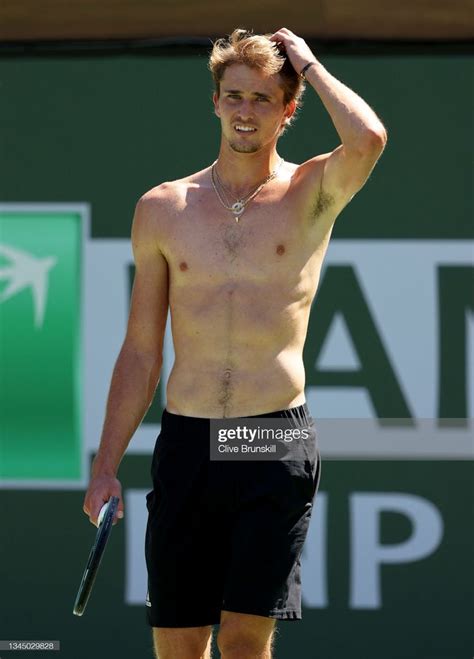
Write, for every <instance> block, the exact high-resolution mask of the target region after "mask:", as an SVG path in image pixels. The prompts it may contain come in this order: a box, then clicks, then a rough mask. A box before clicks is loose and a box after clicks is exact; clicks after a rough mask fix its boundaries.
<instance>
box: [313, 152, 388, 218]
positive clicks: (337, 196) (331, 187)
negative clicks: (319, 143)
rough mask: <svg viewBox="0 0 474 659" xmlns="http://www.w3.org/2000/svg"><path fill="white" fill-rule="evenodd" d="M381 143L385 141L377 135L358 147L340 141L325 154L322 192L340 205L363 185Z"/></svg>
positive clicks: (370, 171)
mask: <svg viewBox="0 0 474 659" xmlns="http://www.w3.org/2000/svg"><path fill="white" fill-rule="evenodd" d="M384 147H385V142H384V141H383V140H377V139H374V140H371V141H369V142H368V143H367V144H366V145H362V146H361V147H360V148H357V149H356V148H349V147H347V146H345V145H344V144H340V145H339V146H338V147H337V148H336V149H334V151H333V152H332V153H330V154H327V156H326V158H325V161H324V168H323V172H322V178H321V193H322V194H323V195H326V196H328V197H330V198H331V199H332V200H333V202H334V204H335V206H336V207H338V208H343V207H344V206H345V205H346V204H347V203H349V201H350V200H351V199H352V198H353V197H354V195H355V194H356V193H357V192H358V191H359V190H360V189H361V188H362V187H363V186H364V184H365V183H366V181H367V179H368V178H369V176H370V174H371V173H372V170H373V169H374V167H375V165H376V163H377V160H378V159H379V158H380V156H381V155H382V152H383V150H384Z"/></svg>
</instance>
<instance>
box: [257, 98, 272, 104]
mask: <svg viewBox="0 0 474 659" xmlns="http://www.w3.org/2000/svg"><path fill="white" fill-rule="evenodd" d="M269 100H270V99H268V98H265V97H264V96H259V97H258V98H257V101H260V103H268V102H269Z"/></svg>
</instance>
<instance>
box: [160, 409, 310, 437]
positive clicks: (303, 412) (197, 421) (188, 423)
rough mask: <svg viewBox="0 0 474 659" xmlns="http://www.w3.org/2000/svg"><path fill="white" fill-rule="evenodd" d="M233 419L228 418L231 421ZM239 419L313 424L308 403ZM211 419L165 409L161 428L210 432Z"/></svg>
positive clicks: (304, 424) (302, 424)
mask: <svg viewBox="0 0 474 659" xmlns="http://www.w3.org/2000/svg"><path fill="white" fill-rule="evenodd" d="M229 418H232V417H226V419H229ZM234 418H238V419H262V418H268V419H280V418H283V419H290V420H291V421H292V423H295V424H296V425H297V426H308V425H311V424H312V423H313V419H312V417H311V414H310V411H309V408H308V405H307V403H303V404H302V405H298V406H297V407H290V408H288V409H284V410H277V411H274V412H267V413H265V414H253V415H252V414H248V415H243V416H239V417H234ZM212 420H213V421H219V419H215V418H214V419H212ZM210 422H211V419H210V418H208V417H198V416H184V415H181V414H174V413H173V412H168V410H167V409H166V408H165V409H164V410H163V414H162V417H161V428H162V430H165V431H166V430H172V431H185V430H190V429H193V430H196V429H202V430H208V429H209V428H210Z"/></svg>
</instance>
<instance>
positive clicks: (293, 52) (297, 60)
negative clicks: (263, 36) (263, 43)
mask: <svg viewBox="0 0 474 659" xmlns="http://www.w3.org/2000/svg"><path fill="white" fill-rule="evenodd" d="M270 41H275V42H276V43H279V44H281V45H282V46H283V47H284V48H285V51H286V54H287V55H288V59H289V60H290V62H291V64H292V65H293V68H294V69H295V71H296V72H297V73H301V71H302V69H303V68H304V67H305V66H306V64H309V62H316V57H315V56H314V55H313V53H312V51H311V48H310V47H309V46H308V44H307V43H306V41H305V40H304V39H302V38H301V37H297V36H296V34H293V32H290V30H287V29H286V27H282V28H281V30H278V32H275V34H272V36H271V37H270Z"/></svg>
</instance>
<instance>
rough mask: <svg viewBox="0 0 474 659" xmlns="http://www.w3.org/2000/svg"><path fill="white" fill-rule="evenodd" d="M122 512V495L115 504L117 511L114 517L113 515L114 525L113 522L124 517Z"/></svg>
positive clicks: (115, 522)
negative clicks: (116, 504) (117, 503)
mask: <svg viewBox="0 0 474 659" xmlns="http://www.w3.org/2000/svg"><path fill="white" fill-rule="evenodd" d="M124 512H125V511H124V505H123V500H122V497H120V500H119V505H118V506H117V513H116V515H115V517H114V522H113V524H114V526H115V524H117V522H118V520H119V519H123V517H124Z"/></svg>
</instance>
